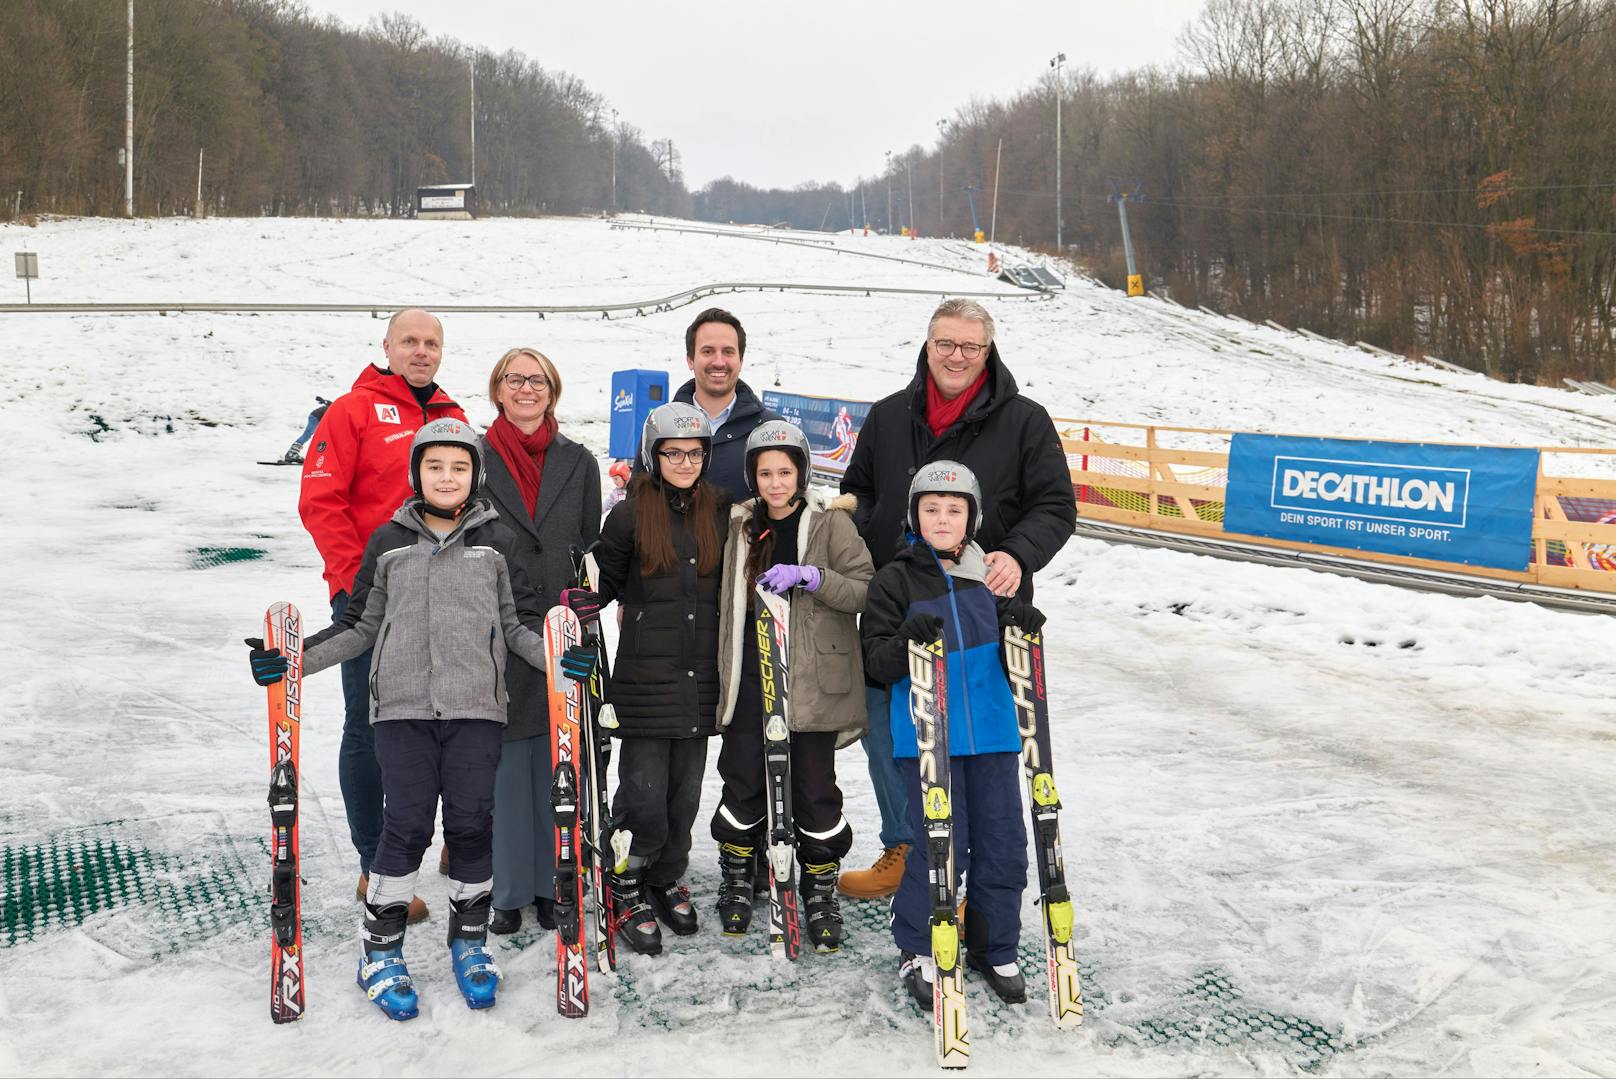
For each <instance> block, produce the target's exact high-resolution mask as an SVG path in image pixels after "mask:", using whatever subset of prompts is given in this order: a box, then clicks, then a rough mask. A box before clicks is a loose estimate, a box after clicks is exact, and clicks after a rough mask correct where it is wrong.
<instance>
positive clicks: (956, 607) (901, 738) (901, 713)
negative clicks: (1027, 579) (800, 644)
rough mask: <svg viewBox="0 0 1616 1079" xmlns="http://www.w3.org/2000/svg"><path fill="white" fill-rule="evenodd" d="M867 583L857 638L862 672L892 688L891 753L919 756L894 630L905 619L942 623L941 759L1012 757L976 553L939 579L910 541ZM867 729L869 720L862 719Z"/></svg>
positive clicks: (903, 650)
mask: <svg viewBox="0 0 1616 1079" xmlns="http://www.w3.org/2000/svg"><path fill="white" fill-rule="evenodd" d="M906 538H907V540H908V546H906V547H905V548H904V549H903V550H901V551H899V552H898V554H897V556H896V557H895V558H893V559H892V561H890V562H888V563H887V564H886V565H885V566H882V567H881V569H879V570H878V571H876V574H875V577H874V578H873V579H872V580H871V581H870V595H869V599H868V601H867V602H866V604H865V608H864V618H863V621H862V623H861V626H860V636H861V637H862V638H863V643H864V670H865V673H866V674H867V675H868V676H869V678H870V679H871V680H872V681H875V682H878V683H880V684H882V685H889V686H891V687H892V706H891V713H890V715H891V723H892V753H893V756H895V757H914V756H918V755H919V751H918V750H917V749H916V747H915V722H914V718H913V716H911V715H910V712H909V649H908V642H907V641H905V640H904V639H903V638H902V637H900V636H898V627H899V626H900V625H902V624H903V621H904V619H906V618H908V617H909V616H910V615H911V614H916V613H919V612H925V613H927V614H935V615H937V616H938V617H939V618H941V619H942V620H943V640H944V642H945V644H946V645H947V647H948V752H949V755H950V756H954V757H969V756H975V755H978V754H982V753H1019V752H1020V751H1021V734H1020V731H1019V729H1018V728H1017V725H1016V709H1015V701H1014V698H1013V697H1012V695H1011V692H1010V682H1009V680H1008V679H1007V678H1006V677H1005V673H1004V665H1003V661H1002V660H1001V659H1000V658H999V604H1000V602H1001V601H1000V600H998V599H997V598H996V597H995V596H994V595H993V593H991V592H989V591H988V589H987V586H986V585H985V584H983V583H982V582H983V579H984V578H985V577H986V575H987V569H986V566H984V564H983V562H982V549H981V548H980V547H978V546H977V545H976V544H974V543H972V544H970V545H968V546H967V547H966V548H965V550H964V551H963V552H961V554H960V560H959V564H958V565H956V566H955V567H954V568H953V570H952V571H950V572H947V573H945V572H944V571H943V567H942V563H941V562H940V561H939V560H938V558H937V555H936V553H935V552H933V550H932V549H931V547H930V546H929V545H928V544H926V543H925V542H924V541H922V540H920V539H917V538H916V537H914V536H912V535H911V536H908V537H906ZM870 718H871V721H872V722H873V721H874V719H875V717H874V716H872V717H870Z"/></svg>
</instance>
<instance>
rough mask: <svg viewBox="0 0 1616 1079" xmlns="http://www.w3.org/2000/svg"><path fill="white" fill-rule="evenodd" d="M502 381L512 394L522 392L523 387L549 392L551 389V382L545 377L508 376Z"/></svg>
mask: <svg viewBox="0 0 1616 1079" xmlns="http://www.w3.org/2000/svg"><path fill="white" fill-rule="evenodd" d="M500 381H501V382H503V383H505V388H506V389H507V390H511V391H512V392H515V391H517V390H520V389H521V388H522V387H523V386H532V387H533V388H534V389H535V390H545V391H548V390H549V389H550V380H549V379H547V378H545V377H544V376H543V375H506V376H505V377H504V378H502V379H500Z"/></svg>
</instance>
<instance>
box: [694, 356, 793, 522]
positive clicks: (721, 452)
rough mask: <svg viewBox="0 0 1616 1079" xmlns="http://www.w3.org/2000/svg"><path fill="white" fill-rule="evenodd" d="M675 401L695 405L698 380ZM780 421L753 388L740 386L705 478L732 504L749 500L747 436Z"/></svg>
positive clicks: (717, 435)
mask: <svg viewBox="0 0 1616 1079" xmlns="http://www.w3.org/2000/svg"><path fill="white" fill-rule="evenodd" d="M673 399H674V400H675V401H683V402H685V403H686V404H695V402H696V380H695V379H691V380H690V381H688V382H686V383H685V384H684V385H683V386H680V387H679V392H678V393H676V394H674V395H673ZM696 407H698V408H700V407H701V406H700V405H697V406H696ZM779 418H780V417H779V416H776V415H775V414H774V413H773V412H770V411H769V410H768V409H766V408H764V407H763V401H762V400H761V399H760V398H759V397H758V395H757V394H755V393H753V392H752V387H750V386H748V385H747V384H746V383H745V382H737V383H736V384H735V408H734V409H733V410H732V411H731V412H730V414H729V419H728V420H727V421H725V423H724V426H722V427H720V428H719V429H718V434H716V435H714V436H713V459H712V461H711V463H709V464H708V466H707V472H706V475H705V476H704V477H703V478H704V479H706V481H707V482H708V483H710V484H712V485H713V486H714V487H718V488H722V489H723V490H724V491H726V492H727V493H728V494H729V497H730V498H731V499H732V500H739V499H743V498H745V497H747V494H748V492H749V491H750V488H748V487H747V486H746V436H747V435H749V434H751V433H752V430H753V428H755V427H757V425H758V424H760V423H764V422H766V421H768V420H777V419H779Z"/></svg>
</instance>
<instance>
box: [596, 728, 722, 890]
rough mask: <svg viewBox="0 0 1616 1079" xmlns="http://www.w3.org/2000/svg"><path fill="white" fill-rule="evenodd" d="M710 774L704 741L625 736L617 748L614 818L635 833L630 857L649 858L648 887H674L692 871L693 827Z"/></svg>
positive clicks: (647, 867)
mask: <svg viewBox="0 0 1616 1079" xmlns="http://www.w3.org/2000/svg"><path fill="white" fill-rule="evenodd" d="M706 770H707V739H705V738H625V739H623V740H622V742H621V743H620V744H619V746H618V750H617V800H616V802H615V803H613V806H612V817H613V818H614V820H615V821H616V826H617V827H618V828H619V829H622V828H628V829H631V830H632V831H633V832H634V842H633V843H632V844H630V846H629V855H630V856H631V857H634V858H644V859H645V860H646V863H647V864H646V867H645V880H646V882H647V883H649V884H655V885H667V884H676V883H678V881H679V878H681V877H683V876H684V875H685V870H686V869H688V868H690V829H691V828H692V827H693V826H694V825H695V823H696V811H697V809H699V808H700V806H701V777H702V773H703V772H705V771H706Z"/></svg>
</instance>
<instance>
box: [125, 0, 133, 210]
mask: <svg viewBox="0 0 1616 1079" xmlns="http://www.w3.org/2000/svg"><path fill="white" fill-rule="evenodd" d="M127 52H128V56H127V64H126V67H125V77H124V100H123V215H124V216H125V217H134V216H135V0H129V47H128V50H127Z"/></svg>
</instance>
